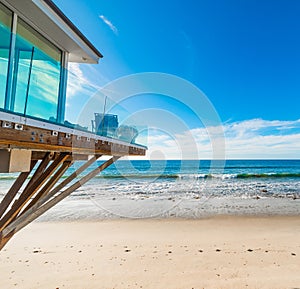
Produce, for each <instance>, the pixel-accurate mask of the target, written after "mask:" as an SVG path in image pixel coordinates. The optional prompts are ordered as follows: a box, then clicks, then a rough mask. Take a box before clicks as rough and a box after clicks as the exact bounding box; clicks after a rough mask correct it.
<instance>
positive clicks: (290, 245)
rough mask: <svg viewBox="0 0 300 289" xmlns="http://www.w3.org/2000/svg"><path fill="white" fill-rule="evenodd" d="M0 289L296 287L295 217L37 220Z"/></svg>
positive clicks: (8, 264) (298, 224)
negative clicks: (94, 220) (95, 220)
mask: <svg viewBox="0 0 300 289" xmlns="http://www.w3.org/2000/svg"><path fill="white" fill-rule="evenodd" d="M0 272H1V273H0V275H1V288H5V289H9V288H21V289H27V288H28V289H34V288H39V289H41V288H45V289H46V288H53V289H56V288H59V289H62V288H72V289H76V288H80V289H83V288H84V289H89V288H93V289H95V288H106V289H107V288H168V289H169V288H190V289H191V288H195V289H196V288H197V289H198V288H218V289H220V288H230V289H232V288H239V289H240V288H272V289H275V288H278V289H279V288H280V289H282V288H286V289H289V288H290V289H296V288H300V274H299V272H300V217H278V216H276V217H226V216H223V217H215V218H209V219H200V220H182V219H164V220H154V219H149V220H145V219H144V220H105V221H97V222H82V221H79V222H57V223H48V222H45V223H44V222H36V223H33V224H32V225H30V226H28V227H27V228H25V229H24V230H23V231H21V232H19V233H18V234H17V235H16V236H15V237H14V238H13V239H12V240H11V241H10V242H9V243H8V244H7V246H6V247H5V248H4V249H3V251H2V252H0Z"/></svg>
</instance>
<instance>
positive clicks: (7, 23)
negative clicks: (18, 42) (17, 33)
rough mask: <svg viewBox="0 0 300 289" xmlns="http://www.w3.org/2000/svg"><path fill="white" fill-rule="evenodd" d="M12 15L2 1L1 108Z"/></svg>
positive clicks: (4, 89) (0, 45) (0, 43)
mask: <svg viewBox="0 0 300 289" xmlns="http://www.w3.org/2000/svg"><path fill="white" fill-rule="evenodd" d="M12 16H13V15H12V12H11V11H10V10H8V9H7V8H6V7H5V6H3V5H2V4H1V3H0V39H1V41H0V108H4V100H5V91H6V81H7V69H8V59H9V51H10V41H11V25H12Z"/></svg>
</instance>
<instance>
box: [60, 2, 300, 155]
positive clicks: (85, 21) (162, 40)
mask: <svg viewBox="0 0 300 289" xmlns="http://www.w3.org/2000/svg"><path fill="white" fill-rule="evenodd" d="M54 2H55V3H56V4H57V5H58V6H59V7H60V9H62V11H63V12H64V13H65V14H66V15H67V16H68V17H69V18H70V19H71V20H72V21H73V22H74V24H75V25H76V26H78V28H79V29H80V30H81V31H82V32H83V33H84V34H85V35H86V36H87V37H88V39H89V40H90V41H91V42H92V43H93V44H94V45H95V46H96V47H97V48H98V49H99V50H100V51H101V52H102V54H103V55H104V58H103V59H102V60H101V61H100V64H99V65H96V66H93V68H90V67H86V66H84V65H81V66H75V71H77V72H78V73H82V75H84V76H83V78H84V80H85V81H86V82H89V83H93V84H95V86H99V87H101V86H102V85H104V84H105V83H106V82H108V81H111V80H114V79H117V78H118V77H121V76H126V75H130V74H132V73H140V72H163V73H169V74H174V75H176V76H179V77H182V78H184V79H186V80H188V81H190V82H192V83H193V84H194V85H196V86H197V87H198V88H199V89H201V90H202V91H203V92H204V93H205V95H206V96H207V97H208V98H209V100H210V101H211V102H212V104H213V105H214V107H215V108H216V110H217V112H218V114H219V116H220V119H221V120H222V122H223V123H224V125H225V126H226V128H225V131H227V129H229V128H233V127H235V128H236V127H240V126H234V124H239V125H240V124H247V125H249V124H252V125H257V124H258V122H257V120H260V122H259V123H260V124H262V123H263V125H264V126H266V127H264V129H262V128H261V127H260V129H259V130H255V127H254V128H253V129H254V130H253V131H256V135H252V138H254V139H255V137H259V136H262V137H269V139H268V140H271V139H273V137H276V136H277V137H281V144H282V143H284V142H285V141H288V142H289V143H288V146H290V145H291V146H292V147H293V149H290V153H289V154H287V153H286V152H285V153H284V155H283V154H282V153H283V152H282V151H281V150H278V139H277V143H273V145H274V146H273V149H272V151H273V154H270V153H268V155H267V156H266V157H267V158H268V157H270V158H278V157H283V158H299V157H300V152H299V151H300V148H299V142H298V141H299V134H300V129H299V122H298V119H299V118H300V113H299V107H300V97H299V94H300V37H299V35H300V21H299V15H300V1H298V0H226V1H225V0H199V1H196V0H194V1H191V0H184V1H183V0H165V1H158V0H152V1H145V0H144V1H142V0H129V1H124V0H102V1H100V0H89V1H82V0H73V1H63V0H55V1H54ZM75 88H76V87H75ZM147 99H148V101H147V100H146V98H145V101H144V100H143V101H142V103H143V105H144V108H146V107H147V105H148V106H149V105H150V106H153V105H154V106H162V107H164V105H165V107H166V109H167V110H172V107H173V112H174V113H178V111H180V109H181V108H182V112H183V115H186V116H185V117H186V119H187V122H188V123H189V125H188V126H189V127H190V129H191V130H195V129H197V123H196V122H194V121H193V117H191V118H190V119H189V116H188V113H187V112H188V110H186V109H185V108H184V107H181V106H180V105H176V102H172V104H170V102H169V101H166V99H164V98H163V97H162V98H161V99H159V97H157V96H155V97H153V98H149V97H148V98H147ZM154 102H155V103H156V104H153V103H154ZM274 121H277V122H276V126H274ZM285 125H288V127H287V128H285ZM291 126H293V128H292V129H291ZM199 127H200V126H199ZM243 127H244V126H243ZM247 127H248V126H247ZM279 127H280V128H279ZM248 128H249V127H248ZM227 132H228V131H227ZM229 135H230V136H232V135H233V133H230V132H229ZM291 136H295V138H294V137H292V138H291ZM226 137H227V138H228V136H226ZM286 137H287V138H288V140H285V139H284V138H286ZM236 140H237V139H236ZM273 141H274V139H273ZM149 142H150V144H152V145H155V143H154V142H153V143H151V141H149ZM291 142H293V143H291ZM269 145H272V144H271V143H269V142H268V144H267V143H266V148H267V150H269V149H270V147H269ZM230 149H231V147H228V151H230ZM253 149H254V148H253ZM250 150H251V148H250ZM261 151H262V150H259V149H258V150H257V152H256V151H255V150H253V151H252V152H251V153H247V152H245V153H244V154H242V152H240V153H239V154H234V153H231V154H228V157H231V158H235V157H236V158H240V157H243V158H247V157H251V158H255V157H257V158H262V157H263V156H264V155H263V154H262V153H261ZM255 152H256V153H255ZM259 152H260V153H259Z"/></svg>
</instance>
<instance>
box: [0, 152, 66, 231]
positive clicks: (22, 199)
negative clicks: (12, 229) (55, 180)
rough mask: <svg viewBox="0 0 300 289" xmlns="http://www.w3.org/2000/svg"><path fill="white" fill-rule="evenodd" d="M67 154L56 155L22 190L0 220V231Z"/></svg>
mask: <svg viewBox="0 0 300 289" xmlns="http://www.w3.org/2000/svg"><path fill="white" fill-rule="evenodd" d="M68 156H69V155H68V154H61V155H58V156H57V157H56V159H55V160H54V161H53V163H52V164H51V165H50V166H49V167H48V168H46V170H45V171H44V172H43V173H42V174H41V175H40V176H39V177H38V178H37V179H36V180H34V182H32V184H31V185H30V186H29V187H28V188H27V189H25V190H24V191H23V193H22V194H21V195H20V197H19V199H18V200H16V201H15V203H14V204H13V205H12V207H11V209H10V210H9V211H8V212H7V213H6V215H5V216H4V217H3V218H2V219H1V220H0V231H2V230H3V229H4V228H5V227H6V226H7V225H8V224H9V223H10V222H11V221H12V220H13V219H14V218H15V217H16V216H17V215H18V214H19V213H20V211H21V210H22V208H23V207H24V206H25V205H26V203H27V202H28V201H29V200H30V198H31V197H32V196H33V195H34V194H35V193H36V192H37V191H38V190H39V189H40V188H41V187H42V185H43V184H44V183H45V182H46V181H47V179H48V178H49V177H50V176H51V175H52V174H53V172H54V171H55V170H56V169H57V168H58V166H60V164H61V163H62V162H64V161H65V160H66V159H67V158H68Z"/></svg>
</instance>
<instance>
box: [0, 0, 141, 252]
mask: <svg viewBox="0 0 300 289" xmlns="http://www.w3.org/2000/svg"><path fill="white" fill-rule="evenodd" d="M100 58H102V55H101V53H100V52H99V51H98V50H97V49H96V48H95V47H94V46H93V45H92V44H91V43H90V42H89V41H88V39H87V38H86V37H85V36H84V35H83V34H82V33H81V32H80V31H79V30H78V29H77V28H76V27H75V26H74V24H73V23H72V22H71V21H70V20H69V19H68V18H67V17H66V16H65V15H64V14H63V13H62V12H61V11H60V9H59V8H58V7H57V6H56V5H55V4H54V3H53V2H52V1H50V0H22V1H21V0H0V173H13V172H14V173H15V172H18V173H19V175H18V177H17V179H16V181H15V182H14V183H13V185H12V186H11V188H10V189H9V191H8V192H7V193H6V195H5V196H4V198H3V199H2V200H1V203H0V250H1V249H2V248H3V247H4V245H5V244H6V243H7V241H8V240H9V239H10V238H11V237H12V236H13V235H14V234H15V233H16V232H18V231H19V230H20V229H22V228H23V227H24V226H26V225H27V224H29V223H30V222H32V221H33V220H34V219H36V218H37V217H39V216H40V215H42V214H43V213H44V212H46V211H47V210H49V209H50V208H51V207H53V206H54V205H55V204H57V203H58V202H60V201H61V200H62V199H64V198H65V197H67V196H68V195H69V194H71V193H72V192H73V191H75V190H76V189H78V188H79V187H80V186H82V185H83V184H85V183H86V182H87V181H89V180H90V179H91V178H93V177H94V176H96V175H97V174H98V173H99V172H101V171H102V170H104V169H105V168H107V167H108V166H109V165H111V164H112V163H113V162H114V161H116V160H117V159H118V158H120V157H122V156H125V155H145V151H146V148H145V147H144V146H142V145H137V144H135V143H130V142H126V141H124V139H123V140H122V139H117V138H110V137H108V136H103V135H99V134H96V133H93V132H92V131H91V132H90V131H88V130H86V129H85V130H81V127H80V126H76V124H71V123H69V122H67V121H65V104H66V87H67V76H68V70H67V67H68V62H76V63H91V64H93V63H94V64H96V63H98V60H99V59H100ZM103 155H109V156H111V158H110V159H109V160H107V161H105V162H102V164H101V165H100V166H97V168H96V169H94V170H90V171H89V173H87V174H86V175H84V176H82V177H81V178H80V179H79V178H78V176H79V175H82V173H84V171H85V170H86V169H87V168H89V167H90V166H91V165H92V164H94V163H96V161H97V160H98V159H99V158H100V157H101V156H103ZM76 160H85V163H84V164H83V165H82V166H81V167H80V168H78V169H77V170H76V171H75V172H74V173H73V174H71V175H70V176H69V177H67V178H65V179H63V181H60V182H59V180H60V179H61V177H62V176H63V174H64V173H65V172H66V170H67V169H68V168H69V167H70V166H71V165H72V164H73V163H74V161H76ZM29 176H31V178H30V179H29V178H28V177H29Z"/></svg>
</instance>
